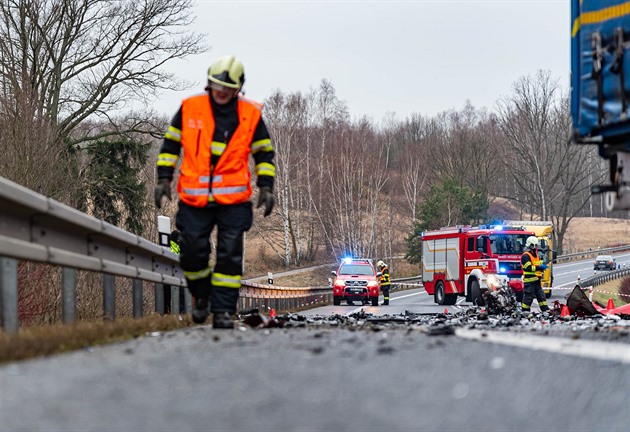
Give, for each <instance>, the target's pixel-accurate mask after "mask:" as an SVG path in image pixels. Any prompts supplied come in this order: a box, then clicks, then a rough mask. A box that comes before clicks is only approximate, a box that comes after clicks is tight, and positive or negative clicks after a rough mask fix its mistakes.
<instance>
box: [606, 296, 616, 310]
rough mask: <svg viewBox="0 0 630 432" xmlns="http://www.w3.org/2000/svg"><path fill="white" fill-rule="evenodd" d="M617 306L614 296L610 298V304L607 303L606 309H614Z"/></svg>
mask: <svg viewBox="0 0 630 432" xmlns="http://www.w3.org/2000/svg"><path fill="white" fill-rule="evenodd" d="M614 308H615V302H614V301H613V299H612V298H609V299H608V304H607V305H606V310H612V309H614Z"/></svg>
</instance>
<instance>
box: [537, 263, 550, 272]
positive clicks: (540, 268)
mask: <svg viewBox="0 0 630 432" xmlns="http://www.w3.org/2000/svg"><path fill="white" fill-rule="evenodd" d="M537 268H538V270H542V271H545V270H547V269H548V268H549V267H547V266H546V265H544V264H541V265H539V266H538V267H537Z"/></svg>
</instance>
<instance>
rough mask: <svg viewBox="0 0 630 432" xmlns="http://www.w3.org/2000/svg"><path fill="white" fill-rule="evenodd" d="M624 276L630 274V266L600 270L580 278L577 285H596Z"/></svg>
mask: <svg viewBox="0 0 630 432" xmlns="http://www.w3.org/2000/svg"><path fill="white" fill-rule="evenodd" d="M626 276H630V268H622V269H618V270H611V271H606V272H601V273H598V274H596V275H593V276H591V277H588V278H586V279H582V280H581V281H580V282H579V285H580V286H583V287H588V286H597V285H601V284H604V283H606V282H610V281H612V280H615V279H620V278H623V277H626Z"/></svg>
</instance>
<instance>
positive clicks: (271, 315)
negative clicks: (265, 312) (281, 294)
mask: <svg viewBox="0 0 630 432" xmlns="http://www.w3.org/2000/svg"><path fill="white" fill-rule="evenodd" d="M275 317H276V310H275V309H269V318H271V319H274V318H275Z"/></svg>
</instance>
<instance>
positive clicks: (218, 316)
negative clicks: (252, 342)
mask: <svg viewBox="0 0 630 432" xmlns="http://www.w3.org/2000/svg"><path fill="white" fill-rule="evenodd" d="M212 328H215V329H233V328H234V321H232V317H231V316H230V314H229V313H228V312H219V313H215V314H214V316H213V317H212Z"/></svg>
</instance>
